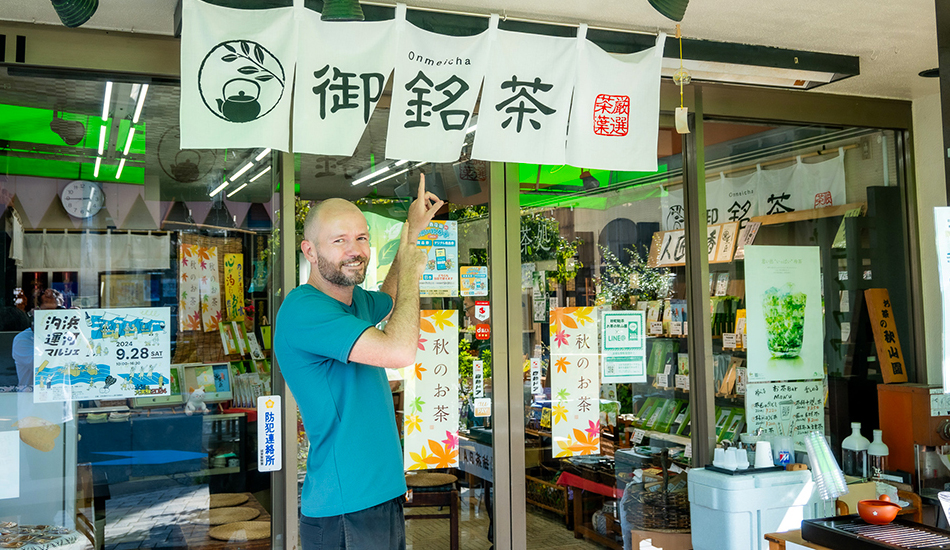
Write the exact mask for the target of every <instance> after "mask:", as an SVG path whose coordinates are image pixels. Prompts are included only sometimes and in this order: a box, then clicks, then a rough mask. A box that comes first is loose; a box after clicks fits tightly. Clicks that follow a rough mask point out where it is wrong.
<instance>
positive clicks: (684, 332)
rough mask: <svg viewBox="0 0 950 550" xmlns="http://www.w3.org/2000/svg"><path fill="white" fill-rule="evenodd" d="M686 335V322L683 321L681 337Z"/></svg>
mask: <svg viewBox="0 0 950 550" xmlns="http://www.w3.org/2000/svg"><path fill="white" fill-rule="evenodd" d="M687 334H688V333H687V332H686V321H683V336H686V335H687Z"/></svg>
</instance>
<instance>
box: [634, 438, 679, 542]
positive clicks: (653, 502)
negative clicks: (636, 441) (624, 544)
mask: <svg viewBox="0 0 950 550" xmlns="http://www.w3.org/2000/svg"><path fill="white" fill-rule="evenodd" d="M669 464H670V455H669V449H663V450H662V451H661V452H660V467H661V468H663V484H662V485H660V486H658V488H659V489H660V490H658V491H647V490H646V489H641V490H639V491H637V490H632V489H633V488H632V487H631V486H629V485H628V486H627V490H626V492H627V494H625V495H624V498H623V500H622V502H623V508H624V509H623V514H625V515H626V518H627V521H628V522H629V523H630V526H631V527H633V528H634V529H649V530H653V531H666V532H686V531H689V530H690V522H689V494H688V493H687V492H686V491H685V490H682V491H674V492H670V491H669V490H668V489H669V482H670V471H669ZM654 487H657V486H654Z"/></svg>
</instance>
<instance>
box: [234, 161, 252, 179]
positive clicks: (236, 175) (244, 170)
mask: <svg viewBox="0 0 950 550" xmlns="http://www.w3.org/2000/svg"><path fill="white" fill-rule="evenodd" d="M253 166H254V163H253V162H249V163H247V164H245V165H244V166H242V167H241V169H240V170H238V171H237V172H235V173H234V175H233V176H231V177H230V178H228V179H229V180H231V181H232V182H233V181H234V180H236V179H238V178H239V177H241V174H243V173H244V172H247V171H248V170H250V169H251V168H252V167H253Z"/></svg>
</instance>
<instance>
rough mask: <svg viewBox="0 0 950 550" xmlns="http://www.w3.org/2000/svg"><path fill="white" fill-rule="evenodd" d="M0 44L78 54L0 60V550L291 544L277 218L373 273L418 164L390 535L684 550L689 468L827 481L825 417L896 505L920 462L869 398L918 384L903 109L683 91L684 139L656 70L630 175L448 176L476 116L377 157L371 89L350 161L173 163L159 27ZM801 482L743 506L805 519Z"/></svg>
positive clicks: (699, 516) (688, 536)
mask: <svg viewBox="0 0 950 550" xmlns="http://www.w3.org/2000/svg"><path fill="white" fill-rule="evenodd" d="M391 12H392V10H391V9H389V11H388V12H387V13H388V14H389V15H388V16H389V17H391ZM411 13H412V12H410V15H411ZM420 17H421V16H420ZM425 17H426V18H427V19H426V25H428V26H430V27H434V29H435V30H439V29H440V28H442V26H445V27H446V28H448V26H449V24H448V21H449V19H447V18H448V17H449V16H445V17H446V19H441V18H440V17H441V16H439V15H433V14H427V15H426V16H425ZM453 17H455V16H453ZM382 18H383V17H380V19H382ZM410 20H412V17H411V16H410ZM452 21H454V23H453V26H452V29H453V32H454V33H456V34H462V35H464V34H466V33H471V34H474V33H475V32H476V31H477V30H479V29H484V28H485V24H486V22H485V20H484V19H480V18H475V17H459V18H458V19H454V18H453V19H452ZM460 21H461V22H460ZM0 29H3V30H4V31H5V32H6V33H7V34H9V35H16V34H20V35H23V36H25V37H26V40H27V42H28V43H30V44H33V43H38V42H39V41H40V40H44V41H47V42H49V43H52V44H57V45H60V46H63V47H68V48H71V49H73V50H75V51H76V52H77V54H76V57H75V59H76V61H75V62H72V63H70V64H69V65H70V66H68V67H61V65H62V63H61V62H60V60H59V58H58V57H56V56H54V55H52V54H45V53H43V52H40V53H38V54H36V55H35V56H33V57H31V58H29V59H28V62H26V63H19V62H6V63H4V64H3V65H2V67H0V109H2V110H3V113H2V115H0V147H2V150H3V152H4V156H3V157H0V200H2V201H3V204H4V208H5V209H4V214H3V217H4V223H5V224H6V225H5V227H6V229H7V231H6V235H7V236H6V238H5V240H4V243H5V244H4V250H3V253H4V254H3V256H4V258H5V259H4V262H3V263H2V265H3V267H2V270H3V276H2V277H3V278H2V280H3V285H2V287H0V291H2V292H0V296H3V298H2V299H0V306H2V307H3V311H4V314H3V318H4V322H5V326H3V327H0V346H2V348H0V361H2V365H3V367H2V370H0V376H2V378H0V437H2V439H0V457H3V458H2V459H0V464H6V465H8V466H7V467H5V468H4V473H2V474H0V476H2V477H0V536H3V537H4V538H3V545H4V547H9V548H25V549H27V550H32V549H33V547H39V546H43V547H44V548H46V547H53V546H62V547H67V546H69V547H75V548H90V547H91V548H96V549H99V548H105V549H106V550H126V549H131V548H171V547H174V548H183V547H188V548H204V547H209V548H210V547H235V548H236V547H240V548H260V549H266V548H275V549H277V548H287V549H291V548H294V547H296V546H297V545H298V544H299V539H298V526H297V522H298V519H299V494H300V490H301V488H302V484H303V481H304V479H305V476H306V470H307V457H308V453H309V442H308V440H307V437H306V434H305V432H304V430H303V424H302V420H301V419H300V417H299V414H298V411H297V406H296V399H295V396H294V395H292V394H291V393H290V392H289V391H288V389H287V387H286V384H285V383H284V380H283V377H282V376H281V370H280V365H279V364H278V363H277V362H276V361H274V358H273V356H272V350H271V348H272V345H271V343H272V342H273V340H274V334H273V330H272V327H273V321H274V320H275V319H276V315H277V311H278V310H279V308H280V303H281V301H282V299H283V298H284V297H285V296H286V295H287V293H288V292H289V291H290V290H291V289H293V288H295V287H297V286H298V285H299V284H301V283H302V282H304V281H306V279H307V275H308V272H309V264H308V262H307V261H306V259H304V258H303V256H302V254H301V253H300V240H301V238H302V235H301V233H302V227H303V221H304V218H305V216H306V213H307V211H308V210H309V209H310V208H311V207H312V206H313V205H314V204H316V203H317V202H318V201H321V200H324V199H328V198H344V199H347V200H351V201H353V202H354V204H356V205H357V206H358V207H359V208H360V209H361V210H362V211H363V212H364V214H365V216H366V219H367V223H368V226H369V228H370V234H371V247H372V250H373V257H372V259H371V261H370V265H369V269H368V273H367V278H366V282H365V283H364V284H365V285H366V287H367V288H370V289H375V288H378V286H379V285H380V284H381V283H382V281H383V280H384V279H385V277H386V274H387V272H388V270H389V269H390V267H391V265H392V262H393V259H394V257H395V251H396V247H395V245H396V244H398V239H399V234H400V230H401V226H402V223H403V222H404V221H405V219H406V209H407V207H408V204H409V202H410V201H411V198H412V196H413V193H414V188H415V184H416V183H417V182H418V181H419V178H420V175H421V176H422V177H423V178H424V180H425V183H426V188H427V189H428V190H429V191H431V192H433V193H435V194H437V195H438V196H439V197H440V198H442V199H444V200H445V201H446V203H447V205H446V207H445V208H444V209H443V210H441V211H440V212H439V213H438V214H437V216H436V219H435V222H434V224H433V226H432V227H430V230H429V231H430V232H429V233H428V234H427V238H428V240H429V241H431V242H429V243H428V244H429V246H431V250H430V251H428V252H429V254H430V260H429V265H428V266H427V270H426V274H425V276H424V278H423V284H422V286H421V295H422V300H421V307H420V309H421V310H422V311H421V313H420V316H421V321H422V322H421V334H420V344H419V348H420V349H419V352H418V355H417V358H416V363H415V364H414V365H412V366H409V367H406V368H405V369H400V370H398V371H396V370H392V371H391V372H390V373H389V380H390V387H391V389H392V394H393V407H394V410H395V415H396V420H397V423H398V425H399V426H400V438H401V440H402V442H403V446H404V451H405V461H404V462H405V470H406V475H407V481H408V483H409V486H410V489H411V490H412V491H411V495H412V496H411V499H407V508H406V516H407V523H406V533H407V543H408V545H409V547H412V548H472V549H477V548H485V549H487V548H491V547H492V546H493V545H494V546H495V547H498V548H545V547H556V548H557V547H572V548H574V547H576V548H582V547H584V548H587V547H589V548H596V547H608V548H623V544H624V541H623V538H624V537H623V535H624V534H625V535H626V538H627V539H628V542H629V543H631V544H634V547H637V546H636V545H637V544H640V543H641V542H643V541H647V540H650V541H652V543H653V544H656V545H657V546H660V545H661V543H662V544H663V545H664V546H663V547H664V548H690V547H697V548H699V547H700V546H699V545H697V542H696V538H695V529H697V528H699V529H707V528H708V526H709V523H708V522H709V521H720V520H719V519H713V520H710V519H709V518H710V517H712V518H717V517H718V516H716V514H719V513H721V510H718V509H715V506H712V505H709V504H706V505H704V506H705V510H700V511H699V512H698V513H697V512H696V508H695V507H694V509H693V511H692V512H691V509H690V500H691V498H692V497H697V496H698V495H700V494H703V495H710V494H714V493H715V491H716V490H717V489H716V487H714V486H713V485H703V483H704V482H703V478H701V477H700V476H696V477H695V478H694V479H693V480H690V479H689V476H688V474H687V472H688V471H689V470H690V468H699V467H703V466H707V465H710V464H713V463H714V461H715V463H716V464H717V465H719V466H724V467H727V468H728V467H729V466H730V464H727V463H724V462H722V461H723V460H725V458H726V457H725V454H724V453H718V452H717V451H719V450H721V449H723V448H724V447H730V446H733V447H734V446H735V445H736V444H740V443H741V446H742V447H743V448H747V447H746V446H747V445H749V444H750V443H755V440H756V438H758V439H759V440H766V439H768V440H769V442H770V443H771V446H772V449H773V451H775V455H774V457H773V458H772V459H771V460H772V461H773V463H786V462H789V461H791V462H795V456H796V453H799V454H798V456H800V457H801V456H804V453H805V451H806V439H807V437H806V436H807V434H808V433H810V432H819V433H821V434H823V435H826V436H827V437H828V441H829V442H830V445H829V447H830V452H831V453H832V454H833V455H834V456H835V457H836V459H837V460H838V461H839V463H842V457H843V455H842V442H843V440H844V439H845V438H846V437H847V436H848V435H850V434H851V431H852V430H851V423H852V422H860V423H861V425H862V433H863V434H864V436H866V437H868V438H869V439H871V438H872V429H877V428H883V429H884V435H883V441H884V442H885V443H887V445H888V446H889V447H890V449H891V450H890V455H889V457H888V461H887V462H888V463H887V464H885V465H884V467H883V468H882V470H883V473H884V474H885V475H887V474H892V475H895V476H898V477H899V474H897V473H896V472H897V471H903V472H906V473H908V474H909V475H908V476H906V477H904V478H899V481H902V482H903V483H904V484H905V485H906V487H904V486H903V485H902V489H904V488H906V489H907V490H908V491H909V492H910V493H915V494H917V495H921V496H925V497H927V496H931V497H934V496H935V489H937V488H939V489H942V487H943V486H942V483H943V480H944V478H950V470H946V471H944V470H941V469H939V468H938V469H936V470H935V473H934V474H933V475H930V474H927V475H926V476H922V475H921V472H920V470H919V469H918V468H917V462H919V461H920V460H923V459H922V458H921V457H922V456H923V457H925V458H926V456H927V454H926V453H927V451H928V449H932V447H933V445H935V444H936V443H934V442H931V441H929V440H924V439H920V440H918V438H916V436H915V438H914V439H907V437H905V435H904V434H903V433H899V430H897V429H896V428H892V426H897V425H899V424H900V423H901V422H910V419H909V418H906V419H905V418H896V417H893V418H889V417H888V414H887V413H886V412H884V410H883V409H882V410H879V409H878V402H879V398H878V395H879V393H880V394H881V395H882V396H883V397H882V398H881V401H880V402H881V403H886V402H887V401H886V400H887V399H900V397H893V396H894V395H897V394H899V393H900V392H901V391H903V390H891V389H889V388H891V387H892V386H890V384H891V383H895V384H898V385H897V386H896V387H897V388H908V392H909V393H910V392H924V393H925V392H926V389H925V388H924V389H920V388H917V387H912V386H908V385H907V384H904V385H901V383H903V382H906V383H908V384H913V383H916V382H932V381H931V380H927V377H926V369H925V368H924V367H922V365H925V350H924V348H923V343H922V342H923V339H924V331H923V327H922V298H921V296H920V284H919V281H920V266H919V259H918V256H919V254H918V251H917V247H918V244H917V242H918V241H917V238H918V237H917V221H916V217H915V216H916V212H917V198H916V193H915V185H914V182H913V177H912V174H911V172H910V171H909V169H908V166H909V165H910V164H912V163H911V161H910V159H911V158H912V154H911V151H910V138H911V133H910V131H911V108H910V103H907V102H901V101H889V100H879V99H864V98H854V97H849V98H844V97H837V96H831V95H821V94H818V93H814V92H811V93H808V92H797V91H784V90H775V89H766V88H754V87H741V86H728V85H717V84H710V83H697V82H694V83H693V84H691V85H690V86H689V87H687V88H686V94H685V96H686V97H685V103H686V105H688V106H689V107H690V117H689V121H688V124H689V130H690V133H688V134H683V133H679V132H678V131H677V130H676V121H675V118H674V109H675V108H676V107H678V106H679V105H680V90H679V88H677V87H675V86H674V85H673V84H672V82H669V81H666V80H664V81H663V82H662V84H661V87H660V107H659V113H658V117H659V121H660V122H659V131H658V139H657V150H656V151H655V154H656V164H657V166H658V169H657V170H656V171H653V172H625V171H618V170H604V169H599V168H598V167H597V166H590V167H573V166H570V165H547V164H529V163H512V162H507V163H506V162H489V161H482V160H478V159H477V158H473V147H474V143H475V138H476V135H477V132H478V130H477V128H476V125H477V123H478V117H477V113H475V116H474V117H473V118H472V120H470V121H467V124H468V129H469V131H467V132H466V134H465V138H464V143H463V145H462V147H461V152H460V155H459V158H458V159H457V160H455V161H453V162H447V163H435V162H432V163H427V162H410V161H399V160H396V159H389V160H387V159H386V157H387V155H386V150H387V122H388V120H389V117H390V116H391V114H392V111H394V110H395V107H392V108H391V102H392V101H393V100H392V95H391V92H390V91H386V92H384V93H382V95H381V98H380V100H379V103H378V105H377V107H376V108H375V110H374V111H372V112H371V114H369V116H368V120H367V127H366V130H365V131H364V132H363V134H362V136H361V138H360V141H359V144H358V145H357V146H356V149H355V152H354V153H353V154H352V155H349V156H329V155H317V154H306V153H297V154H292V153H281V152H279V151H277V150H276V149H274V150H271V149H267V148H266V147H259V148H250V149H197V148H196V149H188V148H181V145H180V144H181V140H182V135H181V134H182V129H181V127H180V126H179V125H180V124H181V121H180V119H179V108H180V104H181V101H182V94H183V92H182V88H181V84H180V82H179V80H178V63H179V53H180V52H179V51H178V50H177V41H176V40H172V39H168V40H163V39H155V38H154V37H153V38H149V37H142V38H137V37H118V36H114V35H109V34H108V33H97V32H85V31H82V32H80V31H68V30H65V29H57V30H55V31H52V30H50V29H35V28H31V27H28V26H26V25H18V24H7V23H3V24H0ZM552 29H558V28H555V27H551V28H547V29H546V31H547V32H546V33H547V34H556V32H559V31H556V30H552ZM542 30H545V29H542ZM592 38H593V37H592ZM601 38H602V37H598V38H597V39H598V40H600V43H602V44H607V45H608V46H609V45H611V44H613V45H614V46H615V47H616V46H617V44H621V49H622V48H626V49H628V50H629V49H636V50H639V49H642V48H644V47H647V46H649V45H651V44H647V42H649V40H646V41H645V40H643V39H642V37H640V38H638V39H637V40H632V39H631V40H630V41H629V42H630V43H628V44H625V43H624V37H623V35H622V34H621V33H609V36H607V38H606V39H603V40H601ZM651 40H652V38H651ZM634 42H636V43H637V44H638V45H631V44H632V43H634ZM117 47H122V48H125V49H126V50H127V51H129V52H139V53H141V54H142V56H141V57H140V58H137V59H136V60H133V59H132V58H135V56H134V55H131V53H130V55H129V56H127V57H128V59H126V56H123V59H122V60H116V61H108V60H109V59H112V57H111V56H105V57H103V56H102V55H101V54H103V52H108V51H111V50H113V49H115V48H117ZM618 51H619V50H618ZM97 58H102V59H105V60H106V61H103V62H101V63H99V64H96V63H95V62H93V63H90V62H88V61H83V59H87V60H88V59H97ZM54 67H55V68H54ZM232 107H233V106H232ZM651 154H652V153H651ZM420 244H423V243H420ZM51 291H55V292H51ZM77 327H78V328H77ZM30 328H32V330H31V331H28V329H30ZM26 332H28V333H29V336H30V337H31V338H32V343H27V344H26V346H27V348H26V349H29V350H31V351H29V352H26V353H20V355H18V350H22V349H24V348H23V345H24V338H25V336H24V334H25V333H26ZM32 350H38V351H36V353H33V351H32ZM926 352H927V353H932V351H931V350H926ZM885 357H886V359H885ZM36 358H40V359H42V360H41V361H40V365H36V364H34V363H36ZM44 361H48V364H47V363H44ZM913 388H916V389H913ZM915 395H916V394H915ZM262 396H263V397H264V399H262V400H258V398H259V397H262ZM271 396H274V397H273V398H271V399H268V397H271ZM298 397H299V396H298ZM908 399H910V398H908ZM759 432H761V433H762V434H764V435H761V436H760V435H756V434H757V433H759ZM373 439H374V434H373V433H354V434H352V452H354V453H371V452H373ZM724 443H725V445H724ZM928 445H930V447H928ZM845 447H846V448H845V451H846V450H847V445H846V446H845ZM720 454H723V456H722V457H720V456H719V455H720ZM729 457H730V460H732V459H733V458H735V459H737V460H739V462H740V463H741V462H742V461H743V460H751V461H752V463H753V464H754V465H755V462H756V460H757V457H756V456H755V455H753V454H751V453H741V456H740V454H738V453H737V454H735V455H734V454H733V453H729ZM930 458H933V457H930ZM928 460H929V459H928ZM934 460H936V461H937V462H939V460H937V459H934ZM928 464H929V462H928ZM9 465H12V467H10V466H9ZM849 468H850V466H846V468H845V469H846V470H849ZM846 473H848V474H852V473H856V474H857V475H856V476H855V477H864V478H868V477H872V476H873V475H874V471H872V470H868V469H866V470H864V471H863V472H855V471H854V470H850V471H847V472H846ZM420 474H421V475H420ZM439 474H441V475H442V476H444V477H437V476H438V475H439ZM944 474H946V475H944ZM802 479H804V478H802ZM948 481H950V479H948ZM783 483H784V482H783ZM798 483H801V484H802V486H803V487H804V486H805V485H806V484H807V482H806V481H803V480H800V479H798V478H796V479H795V480H793V481H790V482H788V485H790V486H792V485H795V484H798ZM796 486H797V485H796ZM687 489H689V492H688V491H687ZM720 489H721V488H720ZM809 490H810V488H809ZM927 491H930V492H932V493H934V494H932V495H931V494H929V493H928V494H925V493H927ZM690 492H691V493H690ZM815 495H816V496H814V497H813V498H809V499H806V500H807V502H797V501H796V502H791V501H790V502H784V501H782V500H781V498H777V497H776V498H774V499H772V500H769V498H766V497H763V500H762V501H761V502H759V501H755V500H754V499H752V498H751V497H750V498H749V499H748V500H747V502H745V503H742V504H741V505H740V506H739V508H742V506H747V507H749V509H750V510H768V511H769V512H770V514H771V515H777V516H778V517H781V516H783V515H785V514H787V513H788V512H789V511H790V510H791V511H794V512H795V513H797V514H799V519H800V517H801V516H804V517H806V518H807V517H822V516H823V515H834V508H833V503H832V502H831V501H823V500H822V499H821V496H820V495H818V493H817V492H816V493H815ZM901 495H904V493H901ZM704 498H705V497H704ZM710 498H712V497H710ZM793 500H794V499H793ZM705 502H707V503H708V502H710V501H708V500H707V501H705ZM915 502H917V503H918V504H919V502H920V501H915ZM694 504H695V503H694ZM739 508H737V510H738V509H739ZM853 511H854V510H852V512H853ZM766 515H768V514H766ZM769 521H771V520H769ZM769 525H771V524H769ZM691 530H692V532H691ZM771 530H778V529H771ZM762 534H764V533H762ZM244 541H248V542H246V543H245V542H244Z"/></svg>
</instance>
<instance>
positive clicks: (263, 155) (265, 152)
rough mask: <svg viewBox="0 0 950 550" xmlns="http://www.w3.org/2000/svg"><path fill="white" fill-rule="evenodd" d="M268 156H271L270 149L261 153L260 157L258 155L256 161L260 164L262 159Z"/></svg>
mask: <svg viewBox="0 0 950 550" xmlns="http://www.w3.org/2000/svg"><path fill="white" fill-rule="evenodd" d="M268 154H270V147H268V148H267V149H264V150H263V151H261V153H260V154H259V155H257V156H256V157H254V160H256V161H257V162H260V161H261V159H262V158H264V157H266V156H267V155H268Z"/></svg>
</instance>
